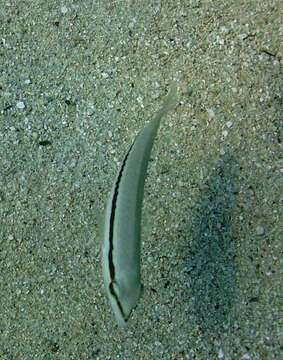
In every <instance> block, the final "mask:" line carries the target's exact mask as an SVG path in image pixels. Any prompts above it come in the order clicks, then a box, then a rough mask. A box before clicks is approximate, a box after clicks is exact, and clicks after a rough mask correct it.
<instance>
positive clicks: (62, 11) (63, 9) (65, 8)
mask: <svg viewBox="0 0 283 360" xmlns="http://www.w3.org/2000/svg"><path fill="white" fill-rule="evenodd" d="M67 12H68V8H67V6H62V7H61V13H62V14H63V15H65V14H67Z"/></svg>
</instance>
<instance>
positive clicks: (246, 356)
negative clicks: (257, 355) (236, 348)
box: [242, 354, 252, 360]
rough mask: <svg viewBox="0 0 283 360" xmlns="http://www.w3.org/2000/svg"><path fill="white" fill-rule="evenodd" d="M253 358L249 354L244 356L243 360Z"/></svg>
mask: <svg viewBox="0 0 283 360" xmlns="http://www.w3.org/2000/svg"><path fill="white" fill-rule="evenodd" d="M251 359H252V358H251V357H250V355H249V354H244V355H243V356H242V360H251Z"/></svg>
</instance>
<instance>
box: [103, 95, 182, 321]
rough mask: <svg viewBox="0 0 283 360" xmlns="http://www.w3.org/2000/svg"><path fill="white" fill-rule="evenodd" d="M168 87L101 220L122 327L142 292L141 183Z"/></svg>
mask: <svg viewBox="0 0 283 360" xmlns="http://www.w3.org/2000/svg"><path fill="white" fill-rule="evenodd" d="M175 95H176V90H175V88H174V89H171V91H170V92H169V94H168V96H167V99H166V100H165V103H164V105H163V107H162V108H161V109H160V110H159V111H158V112H157V114H156V115H155V116H154V118H153V119H152V120H151V121H150V122H149V123H148V124H147V125H145V127H144V128H143V129H142V130H141V131H140V132H139V133H138V135H137V136H136V138H135V140H134V142H133V144H132V145H131V147H130V148H129V150H128V151H127V153H126V155H125V156H124V159H123V161H122V163H121V166H120V169H119V171H118V174H117V176H116V179H115V182H114V184H113V187H112V190H111V192H110V195H109V198H108V201H107V206H106V211H105V219H104V229H103V245H102V269H103V277H104V284H105V288H106V292H107V295H108V298H109V301H110V305H111V307H112V309H113V311H114V315H115V317H116V320H117V322H118V325H119V326H121V327H123V326H125V325H126V322H127V320H128V319H129V317H130V315H131V311H132V309H133V308H134V307H135V306H136V304H137V302H138V299H139V297H140V295H141V291H142V284H141V267H140V253H141V211H142V201H143V194H144V183H145V177H146V171H147V166H148V161H149V157H150V153H151V149H152V146H153V142H154V138H155V136H156V133H157V131H158V128H159V124H160V120H161V118H162V117H163V116H164V115H165V114H166V113H167V112H168V111H169V110H170V108H171V107H172V106H173V105H174V104H175V102H176V100H175Z"/></svg>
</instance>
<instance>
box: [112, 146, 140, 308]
mask: <svg viewBox="0 0 283 360" xmlns="http://www.w3.org/2000/svg"><path fill="white" fill-rule="evenodd" d="M133 145H134V142H133V144H132V145H131V147H130V148H129V150H128V152H127V154H126V156H125V157H124V160H123V163H122V165H121V169H120V171H119V174H118V177H117V181H116V184H115V188H114V194H113V198H112V205H111V214H110V224H109V253H108V260H109V272H110V278H111V282H113V281H114V279H115V266H114V262H113V233H114V220H115V212H116V204H117V198H118V193H119V185H120V182H121V179H122V174H123V170H124V168H125V165H126V162H127V158H128V156H129V154H130V151H131V150H132V147H133ZM112 290H113V293H114V289H113V288H112ZM111 292H112V291H111ZM115 298H116V299H117V297H116V296H115ZM117 302H118V299H117ZM118 304H119V302H118ZM119 307H120V306H119ZM121 312H122V311H121Z"/></svg>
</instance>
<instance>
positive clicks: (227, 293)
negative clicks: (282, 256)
mask: <svg viewBox="0 0 283 360" xmlns="http://www.w3.org/2000/svg"><path fill="white" fill-rule="evenodd" d="M237 177H238V175H237V163H236V160H235V158H234V156H231V155H226V156H224V157H223V158H222V159H221V160H219V162H218V163H217V165H216V167H215V170H214V172H213V173H212V175H211V176H210V178H209V179H208V181H207V182H206V183H205V184H204V186H202V189H201V195H200V199H199V202H198V204H197V205H196V207H195V208H194V210H193V214H192V215H193V216H192V219H191V224H190V233H191V234H190V242H191V241H192V242H191V246H190V251H189V253H190V254H189V258H190V260H189V262H188V263H187V264H186V266H187V273H188V276H189V282H190V289H189V298H190V299H191V301H192V308H193V318H194V319H195V321H196V323H197V324H198V326H199V328H200V329H201V330H202V331H203V332H204V333H206V332H209V333H214V332H217V330H220V331H221V329H223V326H224V327H225V326H229V324H231V322H233V319H234V315H235V313H234V311H233V310H234V305H235V302H236V298H237V281H236V263H235V258H236V251H235V239H234V234H233V210H234V208H235V204H236V195H237V185H236V184H237Z"/></svg>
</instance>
